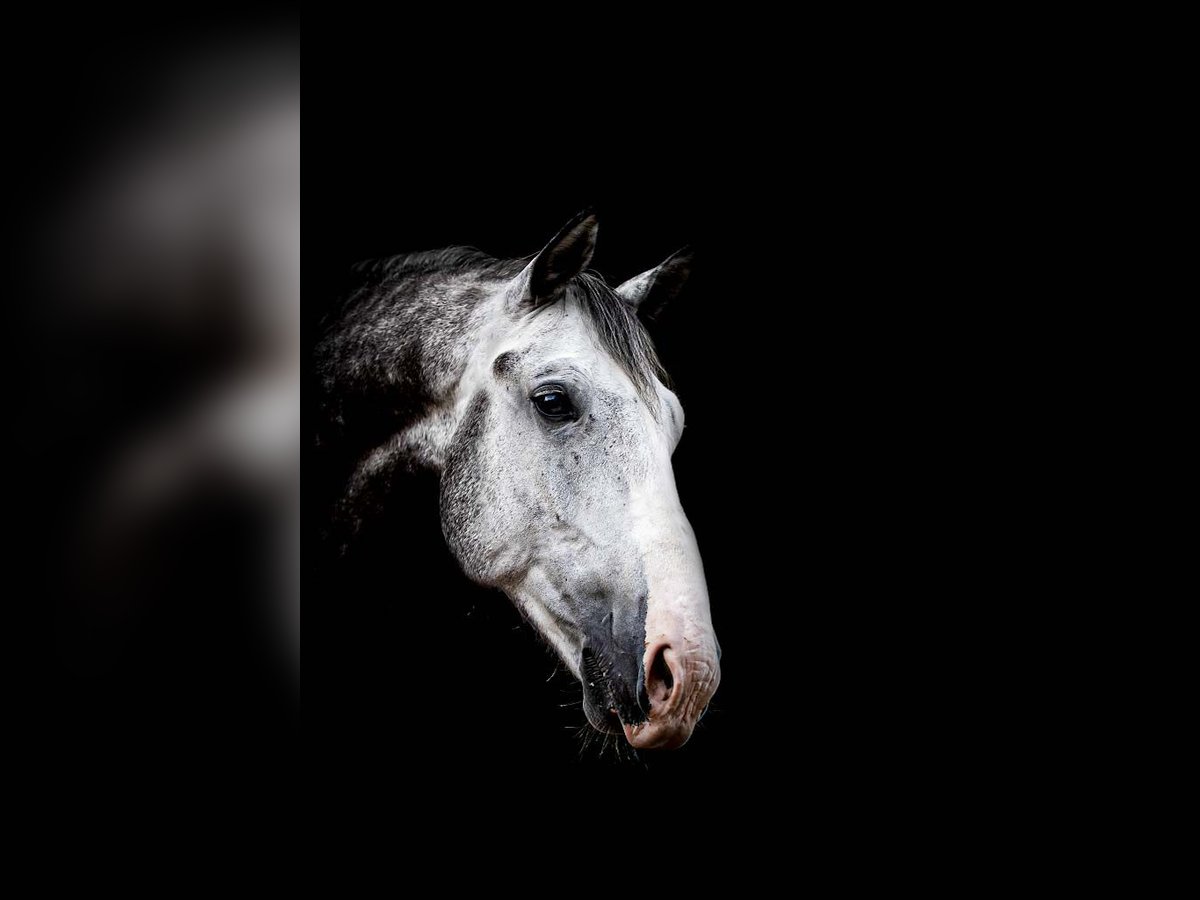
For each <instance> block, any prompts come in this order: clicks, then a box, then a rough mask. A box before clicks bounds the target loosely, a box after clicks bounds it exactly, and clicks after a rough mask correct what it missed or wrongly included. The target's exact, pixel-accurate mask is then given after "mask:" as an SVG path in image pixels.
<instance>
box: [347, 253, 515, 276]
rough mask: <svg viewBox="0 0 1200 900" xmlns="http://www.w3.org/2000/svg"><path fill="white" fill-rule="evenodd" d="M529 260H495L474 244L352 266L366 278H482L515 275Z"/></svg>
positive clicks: (369, 261)
mask: <svg viewBox="0 0 1200 900" xmlns="http://www.w3.org/2000/svg"><path fill="white" fill-rule="evenodd" d="M528 262H529V260H527V259H496V258H495V257H494V256H489V255H488V254H486V253H484V252H483V251H482V250H476V249H475V248H474V247H443V248H442V249H441V250H424V251H421V252H419V253H401V254H400V255H399V256H387V257H383V258H382V259H367V260H363V261H362V262H360V263H356V264H355V265H354V266H353V267H352V268H353V270H354V272H355V273H357V274H358V275H360V276H362V278H363V279H364V280H368V279H373V280H376V281H386V280H391V279H399V278H414V277H421V276H424V275H465V274H468V273H474V274H478V275H480V276H482V277H489V276H490V277H493V278H512V277H514V276H515V275H516V274H517V273H518V272H520V271H521V270H522V269H523V268H525V265H526V263H528Z"/></svg>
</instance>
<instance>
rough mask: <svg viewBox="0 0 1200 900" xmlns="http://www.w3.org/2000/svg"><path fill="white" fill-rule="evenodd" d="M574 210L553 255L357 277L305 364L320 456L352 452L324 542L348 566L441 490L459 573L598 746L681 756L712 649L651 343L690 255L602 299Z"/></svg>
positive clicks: (443, 258) (604, 289) (593, 227)
mask: <svg viewBox="0 0 1200 900" xmlns="http://www.w3.org/2000/svg"><path fill="white" fill-rule="evenodd" d="M596 235H597V218H596V215H595V213H594V212H592V211H589V210H585V211H583V212H581V213H580V214H578V215H577V216H575V217H574V218H573V219H572V220H571V221H570V222H568V223H567V224H566V225H565V226H564V227H563V228H562V229H561V230H560V231H559V232H558V233H557V234H556V235H555V236H554V237H553V238H552V239H551V240H550V241H549V243H547V244H546V245H545V247H543V249H542V250H541V251H540V252H539V253H536V254H534V255H532V257H525V258H523V259H496V258H493V257H491V256H488V255H486V254H484V253H482V252H480V251H478V250H474V249H470V248H464V247H449V248H445V249H442V250H437V251H430V252H422V253H410V254H403V255H400V256H394V257H389V258H385V259H381V260H374V261H369V262H367V263H363V264H359V266H357V267H355V271H354V278H355V282H354V284H353V285H352V286H351V287H350V288H349V290H348V291H347V292H346V294H345V295H344V297H343V299H342V300H341V302H340V303H339V304H337V305H336V306H335V307H334V308H333V309H332V310H331V312H330V313H329V314H328V315H327V316H326V318H325V320H324V321H323V322H322V333H321V336H320V338H319V340H318V343H317V345H316V348H315V355H314V371H315V373H316V377H317V385H318V394H319V400H318V414H319V419H320V422H319V425H318V435H317V445H318V447H325V448H329V447H331V446H332V447H337V446H340V447H343V448H347V447H348V448H351V452H350V454H349V457H348V458H349V459H350V460H351V463H350V465H349V466H348V467H347V471H348V472H349V474H348V475H347V477H346V478H345V479H344V482H339V487H338V490H337V496H336V499H335V501H334V502H333V503H332V504H331V513H330V516H329V520H328V523H327V527H326V529H325V532H324V533H325V536H326V539H327V540H328V541H331V542H333V543H334V544H336V547H337V551H338V552H339V553H342V554H344V553H345V552H346V550H347V548H348V547H349V546H350V545H351V544H352V543H353V541H354V537H355V535H356V534H357V533H358V532H359V531H360V529H361V527H362V525H363V522H364V520H365V519H366V518H367V517H368V516H369V515H370V512H371V510H372V508H374V507H376V506H377V505H378V504H381V503H383V504H385V503H386V502H387V494H388V485H389V484H390V483H391V481H392V479H393V478H394V477H395V476H396V473H402V472H406V471H413V470H417V469H430V470H432V471H433V472H435V473H437V476H438V479H439V500H440V512H441V527H442V534H443V536H444V538H445V541H446V544H447V545H448V547H449V549H450V551H451V553H452V554H453V556H454V558H455V559H456V560H457V562H458V564H459V566H460V567H461V569H462V571H463V572H464V573H465V574H466V575H467V577H469V578H470V579H472V580H473V581H475V582H477V583H479V584H481V585H484V586H486V587H490V588H496V589H499V590H500V591H502V592H503V593H505V594H506V595H507V596H508V597H509V598H510V599H511V601H512V602H513V603H514V604H515V605H516V607H517V608H518V609H519V610H520V611H521V613H522V614H523V615H524V617H525V618H526V619H527V620H528V621H529V622H530V623H532V625H533V627H534V628H535V629H536V630H537V632H538V633H539V634H540V635H541V637H542V638H543V639H544V640H545V641H546V642H547V643H548V644H549V645H550V647H551V648H552V649H553V651H554V653H555V654H556V655H557V656H558V658H559V659H560V660H561V661H562V663H563V664H564V665H565V666H566V668H567V669H568V670H569V671H570V672H571V673H572V674H573V675H574V676H575V678H576V679H578V681H579V683H580V686H581V689H582V694H583V709H584V713H585V715H586V717H587V720H588V722H589V723H590V724H591V726H592V727H593V728H595V729H596V730H597V731H600V732H604V733H609V734H621V733H623V734H624V736H625V738H626V740H627V741H628V743H629V744H630V745H631V746H632V747H634V748H635V749H654V748H663V749H670V748H676V747H679V746H681V745H683V744H684V743H685V742H686V741H687V740H688V739H689V737H690V736H691V734H692V731H693V729H694V728H695V726H696V723H697V722H698V721H699V719H700V718H701V716H702V715H703V714H704V712H705V710H706V708H707V706H708V703H709V701H710V700H711V698H712V696H713V694H714V693H715V692H716V690H717V686H718V684H719V682H720V665H719V660H720V654H721V651H720V645H719V644H718V642H717V638H716V635H715V633H714V631H713V625H712V616H711V613H710V608H709V598H708V588H707V585H706V582H705V577H704V569H703V564H702V561H701V557H700V552H699V549H698V547H697V543H696V537H695V534H694V532H693V530H692V527H691V524H690V523H689V522H688V519H687V516H686V515H685V514H684V511H683V507H682V505H681V503H680V500H679V495H678V492H677V490H676V486H675V478H674V472H673V469H672V464H671V457H672V454H673V453H674V450H675V447H676V446H677V445H678V443H679V440H680V438H681V436H682V434H683V428H684V414H683V408H682V406H681V405H680V402H679V399H678V397H677V396H676V394H675V393H674V391H672V390H671V388H670V387H669V379H668V376H667V374H666V372H665V371H664V369H663V367H662V364H661V362H660V361H659V358H658V356H657V354H656V352H655V349H654V345H653V343H652V341H651V339H650V337H649V334H648V332H647V330H646V327H645V322H647V321H650V320H652V319H654V318H655V317H656V316H657V315H658V313H659V312H660V311H661V310H662V308H663V307H664V306H665V304H666V303H667V302H669V301H670V300H672V299H674V298H675V297H676V296H677V295H678V293H679V292H680V290H681V289H682V288H683V286H684V284H685V282H686V281H687V278H688V275H689V273H690V271H691V268H692V255H691V252H690V251H688V250H682V251H679V252H678V253H676V254H674V255H672V256H670V257H668V258H667V259H666V260H665V261H664V262H663V263H661V264H660V265H658V266H657V267H655V268H653V269H649V270H647V271H645V272H643V273H642V274H640V275H638V276H636V277H634V278H631V279H629V280H628V281H625V282H624V283H622V284H621V285H620V286H619V287H616V288H612V287H610V286H609V285H608V284H607V283H606V282H605V281H604V279H603V278H602V277H601V276H599V275H598V274H596V273H594V272H592V271H590V270H589V269H588V266H589V263H590V262H591V259H592V255H593V252H594V250H595V246H596Z"/></svg>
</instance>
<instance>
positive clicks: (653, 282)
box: [617, 247, 692, 321]
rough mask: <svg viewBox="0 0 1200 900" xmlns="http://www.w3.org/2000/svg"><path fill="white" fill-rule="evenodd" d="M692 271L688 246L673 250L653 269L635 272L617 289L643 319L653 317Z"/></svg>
mask: <svg viewBox="0 0 1200 900" xmlns="http://www.w3.org/2000/svg"><path fill="white" fill-rule="evenodd" d="M691 273H692V248H691V247H684V248H683V249H682V250H677V251H676V252H674V253H672V254H671V255H670V256H668V257H667V258H666V260H664V261H663V263H662V264H661V265H659V266H657V267H655V268H653V269H650V270H648V271H646V272H643V273H642V274H641V275H635V276H634V277H633V278H630V279H629V280H628V281H626V282H625V283H624V284H622V285H621V286H620V287H619V288H617V293H618V294H620V295H621V297H622V298H623V299H624V300H625V302H626V303H628V304H629V305H630V306H632V307H633V308H634V309H636V310H637V313H638V315H639V316H641V317H642V318H643V319H648V320H650V321H654V320H655V319H656V318H658V314H659V313H661V312H662V311H663V308H664V307H665V306H666V305H667V304H668V303H670V302H671V301H672V300H674V299H675V297H676V296H678V294H679V292H680V291H682V290H683V286H684V285H685V284H686V283H687V280H688V276H689V275H690V274H691Z"/></svg>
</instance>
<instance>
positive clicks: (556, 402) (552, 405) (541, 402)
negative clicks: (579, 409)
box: [533, 384, 575, 419]
mask: <svg viewBox="0 0 1200 900" xmlns="http://www.w3.org/2000/svg"><path fill="white" fill-rule="evenodd" d="M533 405H534V406H536V407H537V411H538V412H540V413H541V414H542V415H543V416H545V417H546V418H547V419H573V418H575V407H574V406H572V405H571V398H570V397H568V396H567V391H566V388H563V387H561V386H560V385H557V384H548V385H546V386H545V387H540V388H538V389H537V390H536V391H534V392H533Z"/></svg>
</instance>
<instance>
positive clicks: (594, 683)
mask: <svg viewBox="0 0 1200 900" xmlns="http://www.w3.org/2000/svg"><path fill="white" fill-rule="evenodd" d="M580 679H581V681H582V683H583V711H584V714H585V715H586V716H587V720H588V722H589V723H591V726H592V727H593V728H595V729H596V730H597V731H600V732H604V733H606V734H624V733H625V728H624V726H625V725H637V724H640V723H642V722H645V721H646V714H645V713H644V712H643V711H642V709H641V707H640V705H639V704H638V703H637V701H636V699H635V698H632V697H626V696H623V695H624V694H625V693H627V692H622V691H621V690H620V689H619V688H618V687H617V685H616V684H614V682H613V681H612V679H610V678H609V676H608V674H607V668H606V666H605V663H604V660H603V659H602V658H601V657H600V656H598V655H597V654H596V653H595V652H594V651H593V650H592V649H591V648H588V647H585V648H584V650H583V654H582V658H581V665H580Z"/></svg>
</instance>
